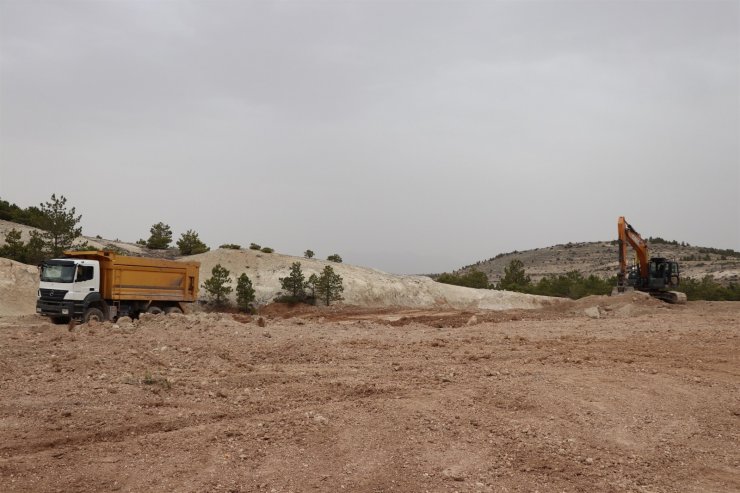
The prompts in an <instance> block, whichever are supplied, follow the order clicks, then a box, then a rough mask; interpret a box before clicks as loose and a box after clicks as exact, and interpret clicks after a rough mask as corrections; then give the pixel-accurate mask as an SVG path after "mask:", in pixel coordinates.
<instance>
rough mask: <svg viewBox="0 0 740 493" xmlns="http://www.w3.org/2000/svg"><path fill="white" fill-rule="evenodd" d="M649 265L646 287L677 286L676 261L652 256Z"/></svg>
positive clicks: (665, 287) (663, 287) (664, 287)
mask: <svg viewBox="0 0 740 493" xmlns="http://www.w3.org/2000/svg"><path fill="white" fill-rule="evenodd" d="M648 265H649V276H648V285H647V286H646V287H647V288H648V289H667V288H673V287H676V286H678V283H679V272H678V263H677V262H672V261H670V260H668V259H665V258H663V257H652V258H651V259H650V263H649V264H648Z"/></svg>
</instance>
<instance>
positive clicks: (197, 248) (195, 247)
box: [177, 229, 210, 255]
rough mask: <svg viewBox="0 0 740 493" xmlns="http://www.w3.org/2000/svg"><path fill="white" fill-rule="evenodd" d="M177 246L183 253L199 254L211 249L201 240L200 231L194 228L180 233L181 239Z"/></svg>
mask: <svg viewBox="0 0 740 493" xmlns="http://www.w3.org/2000/svg"><path fill="white" fill-rule="evenodd" d="M177 248H179V249H180V253H181V254H183V255H197V254H199V253H205V252H207V251H209V250H210V248H208V247H207V246H206V244H205V243H203V242H202V241H200V238H199V237H198V233H196V232H195V231H193V230H192V229H189V230H187V231H186V232H185V233H183V234H182V235H180V239H179V240H177Z"/></svg>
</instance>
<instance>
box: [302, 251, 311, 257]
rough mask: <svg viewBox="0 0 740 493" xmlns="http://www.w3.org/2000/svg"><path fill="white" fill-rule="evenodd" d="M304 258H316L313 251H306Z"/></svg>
mask: <svg viewBox="0 0 740 493" xmlns="http://www.w3.org/2000/svg"><path fill="white" fill-rule="evenodd" d="M303 256H304V257H306V258H313V257H314V253H313V250H306V251H305V252H303Z"/></svg>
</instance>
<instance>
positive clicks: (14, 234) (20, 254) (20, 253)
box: [0, 228, 26, 262]
mask: <svg viewBox="0 0 740 493" xmlns="http://www.w3.org/2000/svg"><path fill="white" fill-rule="evenodd" d="M0 257H5V258H9V259H11V260H15V261H16V262H25V261H26V245H24V244H23V240H22V239H21V232H20V231H18V230H17V229H15V228H13V229H11V230H10V231H8V233H7V234H6V235H5V245H3V246H2V247H0Z"/></svg>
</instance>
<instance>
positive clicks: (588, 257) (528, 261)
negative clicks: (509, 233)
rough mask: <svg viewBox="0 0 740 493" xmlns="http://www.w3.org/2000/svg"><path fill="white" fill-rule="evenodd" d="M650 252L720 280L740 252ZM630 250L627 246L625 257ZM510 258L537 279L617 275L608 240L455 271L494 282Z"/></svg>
mask: <svg viewBox="0 0 740 493" xmlns="http://www.w3.org/2000/svg"><path fill="white" fill-rule="evenodd" d="M649 244H650V255H651V256H655V257H666V258H670V259H674V260H677V261H678V263H679V266H680V268H681V276H682V277H684V278H685V277H692V278H694V279H701V278H703V277H704V276H706V275H711V276H713V277H714V278H715V279H716V280H718V281H719V282H723V283H730V282H734V283H737V282H738V281H739V280H740V253H738V252H734V251H732V250H719V249H715V248H708V247H698V246H690V245H681V244H678V245H674V244H671V243H649ZM632 257H633V254H632V251H631V250H630V253H629V257H628V258H630V259H631V258H632ZM512 260H521V261H522V263H523V264H524V269H525V270H526V271H527V274H528V275H530V276H531V278H532V281H534V282H537V281H539V280H540V279H542V278H543V277H545V276H552V275H559V274H565V273H566V272H570V271H578V272H580V273H581V274H583V275H584V276H589V275H591V274H594V275H596V276H599V277H602V278H609V277H612V276H615V275H617V271H618V270H619V264H618V261H617V246H616V245H615V244H612V243H611V242H608V241H600V242H590V243H568V244H565V245H554V246H549V247H546V248H535V249H534V250H525V251H521V252H519V251H515V252H511V253H505V254H500V255H497V256H496V257H494V258H490V259H488V260H482V261H480V262H476V263H475V264H472V265H468V266H465V267H463V268H461V269H459V270H458V271H457V272H467V271H469V270H471V269H476V270H479V271H481V272H483V273H485V274H486V275H487V276H488V280H489V281H490V282H494V283H495V282H498V281H500V280H501V278H502V277H503V275H504V269H505V268H506V267H508V265H509V263H511V261H512Z"/></svg>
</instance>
